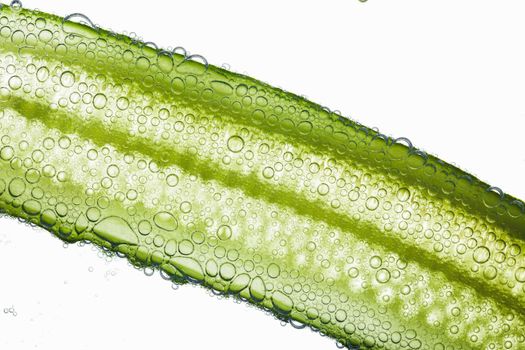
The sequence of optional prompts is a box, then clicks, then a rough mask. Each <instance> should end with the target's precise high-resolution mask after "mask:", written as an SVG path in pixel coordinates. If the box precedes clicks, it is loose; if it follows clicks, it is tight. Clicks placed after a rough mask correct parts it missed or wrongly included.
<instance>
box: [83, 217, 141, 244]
mask: <svg viewBox="0 0 525 350" xmlns="http://www.w3.org/2000/svg"><path fill="white" fill-rule="evenodd" d="M93 232H94V233H95V234H96V235H97V236H99V237H100V238H103V239H105V240H106V241H109V242H111V243H113V244H122V243H124V244H132V245H136V244H138V238H137V235H136V234H135V232H133V230H132V229H131V227H130V226H129V224H128V222H127V221H126V220H124V219H123V218H121V217H119V216H110V217H107V218H105V219H102V220H101V221H100V222H99V223H97V224H96V225H95V226H94V227H93Z"/></svg>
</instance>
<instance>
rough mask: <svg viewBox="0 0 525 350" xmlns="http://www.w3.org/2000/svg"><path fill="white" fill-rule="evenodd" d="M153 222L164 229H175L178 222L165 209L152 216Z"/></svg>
mask: <svg viewBox="0 0 525 350" xmlns="http://www.w3.org/2000/svg"><path fill="white" fill-rule="evenodd" d="M153 222H154V223H155V225H157V226H158V227H159V228H161V229H163V230H166V231H174V230H175V229H177V226H178V222H177V219H175V217H174V216H173V215H172V214H171V213H168V212H167V211H162V212H159V213H157V214H155V216H154V217H153Z"/></svg>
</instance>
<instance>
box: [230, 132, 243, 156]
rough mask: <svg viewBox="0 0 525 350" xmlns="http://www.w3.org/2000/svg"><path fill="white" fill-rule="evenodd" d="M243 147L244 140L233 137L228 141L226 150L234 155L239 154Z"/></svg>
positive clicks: (236, 136)
mask: <svg viewBox="0 0 525 350" xmlns="http://www.w3.org/2000/svg"><path fill="white" fill-rule="evenodd" d="M243 147H244V140H243V138H242V137H240V136H238V135H233V136H231V137H230V138H229V139H228V149H229V150H230V151H232V152H234V153H238V152H240V151H241V150H242V149H243Z"/></svg>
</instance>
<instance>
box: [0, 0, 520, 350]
mask: <svg viewBox="0 0 525 350" xmlns="http://www.w3.org/2000/svg"><path fill="white" fill-rule="evenodd" d="M24 6H26V7H29V8H40V9H42V10H44V11H47V12H54V13H56V14H59V15H67V14H70V13H73V12H81V13H84V14H86V15H87V16H89V17H90V18H91V20H92V21H93V22H94V23H96V24H98V25H100V26H102V27H106V28H108V27H109V28H111V29H113V30H115V31H118V32H124V31H127V32H131V31H134V32H136V33H137V34H138V35H139V36H140V37H142V38H143V39H144V40H145V41H154V42H156V43H157V44H158V45H159V46H161V47H175V46H179V45H181V46H184V47H185V48H186V49H187V50H189V51H190V52H191V53H195V54H202V55H204V56H205V57H206V58H207V59H208V61H209V62H210V63H212V64H215V65H221V64H223V63H228V64H229V65H230V66H231V67H232V69H233V70H234V71H237V72H241V73H246V74H248V75H251V76H254V77H256V78H258V79H260V80H263V81H266V82H268V83H270V84H272V85H277V86H280V87H282V88H284V89H285V90H288V91H292V92H294V93H297V94H303V95H306V96H307V97H308V98H309V99H311V100H313V101H315V102H318V103H320V104H322V105H325V106H328V107H330V108H331V109H336V110H340V111H342V112H343V114H344V115H347V116H348V115H349V116H351V117H352V118H353V119H356V120H358V121H359V122H361V123H363V124H365V125H367V126H370V127H379V128H380V130H381V131H382V132H384V133H386V134H388V135H393V136H397V137H400V136H405V137H408V138H410V139H411V140H412V142H413V143H414V144H415V145H416V146H417V147H419V148H421V149H423V150H425V151H427V152H429V153H432V154H435V155H437V156H439V157H440V158H442V159H445V160H447V161H448V162H451V163H454V164H457V165H459V166H460V167H461V168H462V169H465V170H467V171H468V172H470V173H472V174H474V175H476V176H478V177H479V178H481V179H482V180H484V181H486V182H488V183H490V184H491V185H494V186H499V187H501V188H502V189H503V190H504V191H505V192H508V193H510V194H512V195H515V196H517V197H518V198H522V199H525V186H523V184H522V181H521V180H522V179H523V178H524V175H525V153H524V147H523V146H524V144H523V139H522V135H523V131H524V126H525V122H524V120H525V106H524V101H525V98H524V97H525V51H524V45H525V21H524V20H523V13H524V10H525V4H524V3H523V1H521V0H515V1H511V0H497V1H496V0H494V1H485V0H462V1H458V0H440V1H424V0H397V1H394V0H369V2H368V3H360V2H359V1H357V0H344V1H321V0H317V1H290V2H285V1H283V0H281V1H273V0H265V1H261V2H258V4H257V5H256V4H250V2H247V1H195V0H192V1H160V0H149V1H129V0H128V1H124V0H121V1H109V0H104V1H102V0H90V1H82V0H75V1H74V0H67V1H66V0H54V1H37V0H25V1H24ZM91 270H92V271H91ZM11 307H12V308H13V309H14V312H15V313H16V316H14V313H12V312H9V310H6V311H8V312H7V313H4V308H7V309H9V308H11ZM112 347H114V348H118V349H122V348H128V349H153V348H155V347H158V348H160V347H162V348H170V349H205V348H213V349H226V348H228V349H230V350H234V349H247V348H250V349H254V350H255V349H267V348H276V349H285V348H294V349H304V350H307V349H316V350H318V349H336V347H335V343H334V342H333V341H332V340H330V339H327V338H322V337H320V336H319V335H317V334H315V333H313V332H311V331H307V330H295V329H293V328H292V327H291V326H286V327H282V326H281V325H280V324H279V322H278V321H276V320H274V319H273V318H271V317H270V316H268V315H265V314H264V313H262V312H261V311H259V310H256V309H254V308H251V307H248V306H247V305H244V304H236V303H234V302H233V301H231V300H225V299H222V300H219V299H218V298H216V297H210V296H209V295H208V293H207V292H206V291H204V290H203V289H200V288H195V287H188V286H185V287H181V288H180V289H178V290H176V291H175V290H173V289H172V288H171V287H170V283H169V282H167V281H164V280H162V279H161V278H160V277H159V276H158V275H154V276H152V277H147V276H145V275H144V274H143V273H142V272H140V271H136V270H134V269H133V268H131V267H129V266H128V265H127V264H126V262H125V261H123V260H122V259H117V260H114V261H112V262H107V261H106V260H105V259H104V258H101V257H100V256H97V251H96V250H93V249H92V247H91V246H85V247H78V246H70V247H68V248H67V249H64V248H63V247H62V243H61V242H60V241H59V240H58V239H55V238H54V237H52V236H51V235H50V234H48V233H47V232H45V231H43V230H40V229H34V228H30V227H28V226H26V225H24V224H20V223H17V222H16V221H14V220H12V219H6V218H3V219H0V348H1V349H32V348H38V349H79V350H82V349H109V348H112Z"/></svg>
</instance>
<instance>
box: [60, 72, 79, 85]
mask: <svg viewBox="0 0 525 350" xmlns="http://www.w3.org/2000/svg"><path fill="white" fill-rule="evenodd" d="M60 84H62V86H64V87H71V86H73V84H75V74H73V72H70V71H66V72H64V73H62V75H61V76H60Z"/></svg>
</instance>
